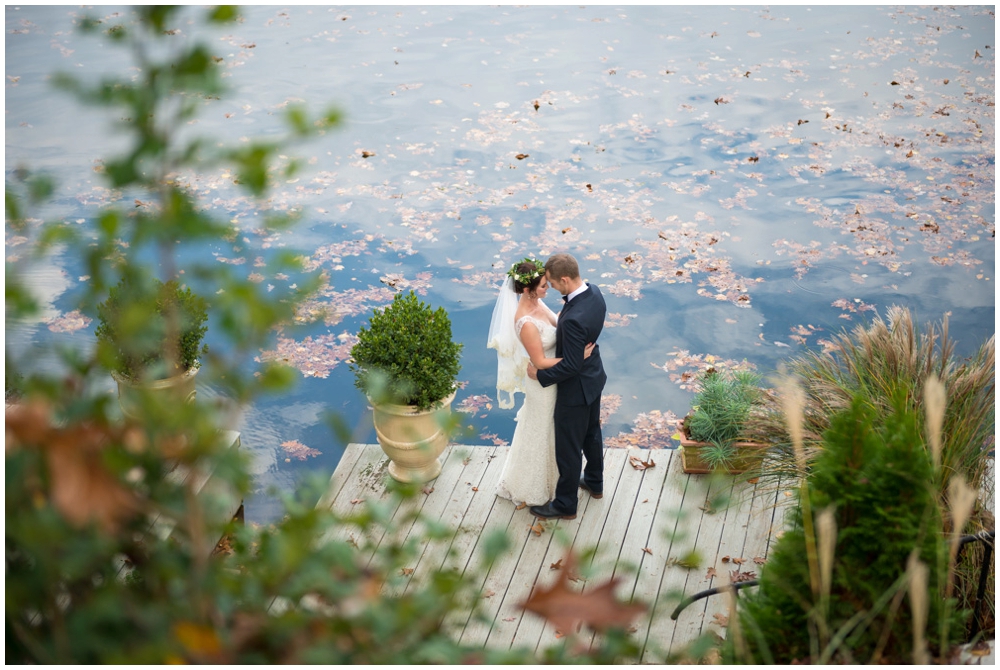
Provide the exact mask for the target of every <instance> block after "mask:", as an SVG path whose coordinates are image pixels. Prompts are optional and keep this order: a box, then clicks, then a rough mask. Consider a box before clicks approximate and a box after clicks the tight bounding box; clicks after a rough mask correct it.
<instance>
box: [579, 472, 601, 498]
mask: <svg viewBox="0 0 1000 670" xmlns="http://www.w3.org/2000/svg"><path fill="white" fill-rule="evenodd" d="M580 488H581V489H583V490H584V491H586V492H587V493H589V494H590V497H591V498H594V499H595V500H600V499H601V498H603V497H604V494H603V493H601V492H600V491H595V490H594V489H592V488H590V487H589V486H587V482H585V481H583V478H582V477H581V478H580Z"/></svg>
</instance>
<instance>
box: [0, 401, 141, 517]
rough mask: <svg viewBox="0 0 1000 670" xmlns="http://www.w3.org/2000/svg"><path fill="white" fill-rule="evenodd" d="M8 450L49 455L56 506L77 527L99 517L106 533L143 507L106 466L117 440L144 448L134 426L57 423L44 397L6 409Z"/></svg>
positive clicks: (52, 497) (46, 458) (52, 493)
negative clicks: (27, 449) (107, 451)
mask: <svg viewBox="0 0 1000 670" xmlns="http://www.w3.org/2000/svg"><path fill="white" fill-rule="evenodd" d="M5 423H6V439H5V449H6V451H7V453H8V454H10V453H11V451H12V450H14V449H17V448H19V447H36V448H38V449H39V450H40V451H42V453H44V454H45V460H46V464H47V465H48V470H49V476H50V481H49V487H50V489H49V491H48V493H49V494H50V495H51V499H52V504H53V506H54V507H55V508H56V509H57V510H59V512H60V513H61V514H62V515H63V516H64V517H66V519H67V520H68V521H69V522H70V523H72V524H73V525H75V526H78V527H82V526H86V525H87V524H88V523H90V522H92V521H94V522H97V523H98V524H99V525H100V526H101V528H103V529H104V530H105V531H106V532H111V533H113V532H115V531H116V530H117V529H118V527H119V524H120V523H121V522H122V521H124V520H125V519H127V518H128V517H130V516H132V515H133V514H135V513H136V512H138V511H139V507H140V504H139V500H138V498H137V497H136V495H135V493H134V492H133V491H131V490H130V489H129V488H127V487H125V486H124V485H123V484H122V483H121V482H120V481H119V480H118V479H117V478H116V477H115V476H114V475H113V474H112V473H111V472H110V471H109V470H108V469H107V468H106V467H105V465H104V454H103V452H104V450H105V449H106V448H108V447H109V445H110V444H112V443H115V442H117V443H119V444H126V445H132V446H133V448H135V449H143V448H145V443H144V441H143V439H142V438H141V437H140V436H137V435H135V434H133V433H131V432H130V430H131V429H130V428H124V429H121V428H115V427H112V426H102V425H98V424H95V423H91V422H77V423H75V424H70V425H68V426H61V427H56V426H55V422H54V420H53V417H52V411H51V408H50V407H49V406H48V405H47V404H46V403H45V402H44V401H30V402H28V403H25V404H23V405H14V406H11V407H9V408H8V409H7V410H6V412H5Z"/></svg>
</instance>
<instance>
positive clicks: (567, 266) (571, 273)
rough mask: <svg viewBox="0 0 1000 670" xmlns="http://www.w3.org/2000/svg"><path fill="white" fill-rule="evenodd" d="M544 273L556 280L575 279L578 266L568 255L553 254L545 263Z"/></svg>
mask: <svg viewBox="0 0 1000 670" xmlns="http://www.w3.org/2000/svg"><path fill="white" fill-rule="evenodd" d="M545 272H546V273H548V274H549V275H551V276H553V277H555V278H557V279H577V278H578V277H579V276H580V265H579V264H578V263H577V262H576V259H575V258H573V257H572V256H570V255H569V254H555V255H552V256H549V259H548V260H547V261H545Z"/></svg>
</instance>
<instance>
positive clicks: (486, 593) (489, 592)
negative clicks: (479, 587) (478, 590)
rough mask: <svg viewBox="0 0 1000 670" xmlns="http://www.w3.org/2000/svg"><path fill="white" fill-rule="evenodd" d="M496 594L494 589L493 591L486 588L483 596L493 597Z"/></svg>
mask: <svg viewBox="0 0 1000 670" xmlns="http://www.w3.org/2000/svg"><path fill="white" fill-rule="evenodd" d="M495 595H496V593H495V592H493V591H491V590H490V589H486V590H485V591H483V597H484V598H492V597H493V596H495Z"/></svg>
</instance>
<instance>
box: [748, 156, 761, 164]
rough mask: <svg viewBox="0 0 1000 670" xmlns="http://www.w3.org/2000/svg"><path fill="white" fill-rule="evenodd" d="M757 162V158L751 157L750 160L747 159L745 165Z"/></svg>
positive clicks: (758, 158)
mask: <svg viewBox="0 0 1000 670" xmlns="http://www.w3.org/2000/svg"><path fill="white" fill-rule="evenodd" d="M758 161H760V157H759V156H751V157H750V158H748V159H747V163H757V162H758Z"/></svg>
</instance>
